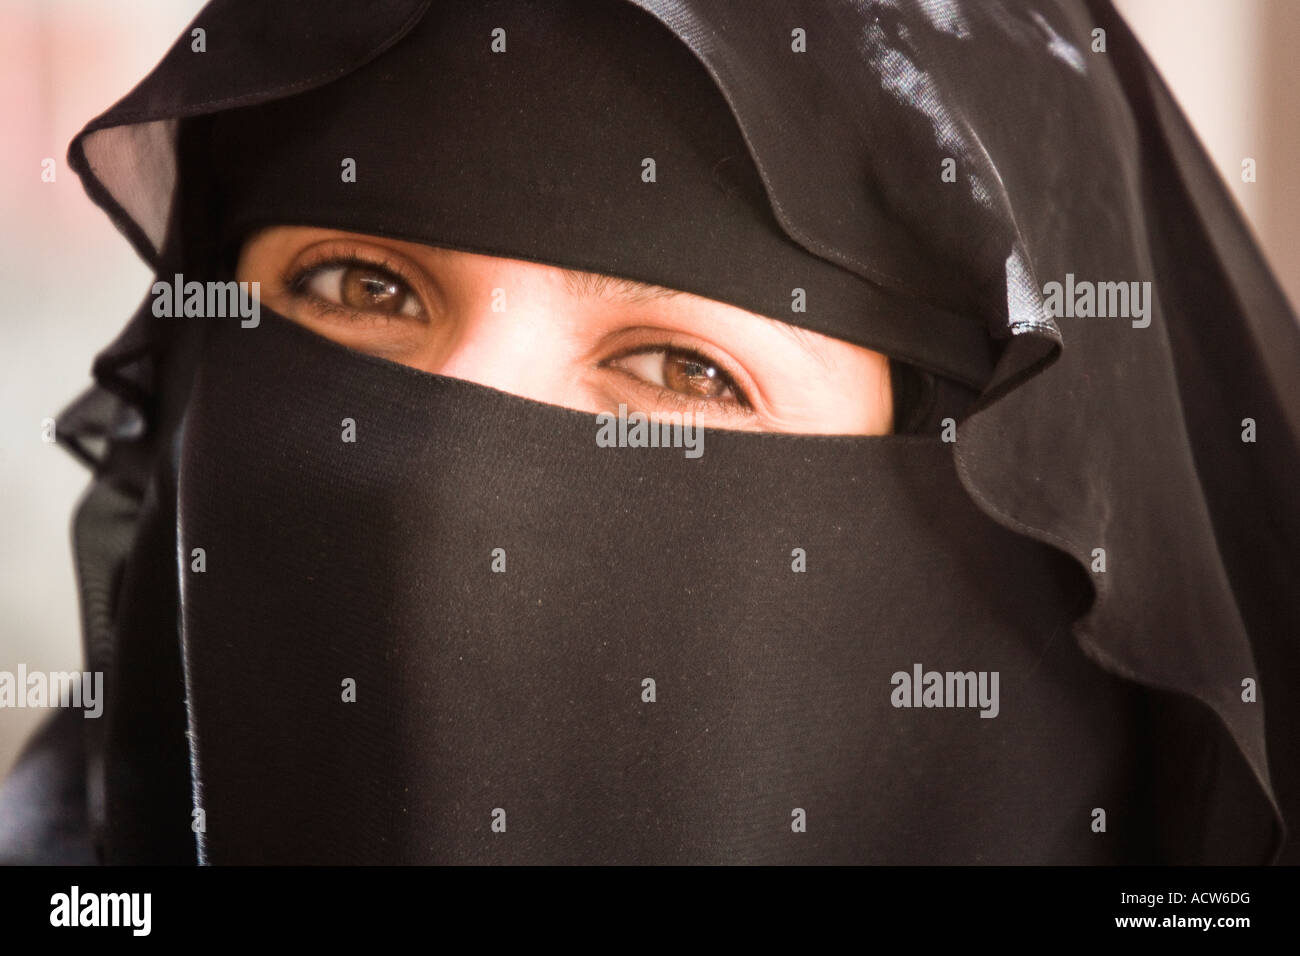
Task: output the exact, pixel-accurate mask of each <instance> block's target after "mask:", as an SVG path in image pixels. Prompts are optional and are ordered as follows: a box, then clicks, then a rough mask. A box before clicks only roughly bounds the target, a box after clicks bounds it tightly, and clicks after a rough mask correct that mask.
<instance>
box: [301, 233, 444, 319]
mask: <svg viewBox="0 0 1300 956" xmlns="http://www.w3.org/2000/svg"><path fill="white" fill-rule="evenodd" d="M348 266H363V267H365V268H368V269H374V270H375V271H376V272H381V273H384V274H385V275H386V276H387V277H388V278H390V279H396V280H397V281H398V282H400V283H401V284H402V285H403V286H405V287H406V289H407V292H408V294H410V295H415V296H416V298H417V299H418V298H419V296H418V295H416V292H415V286H416V283H415V280H413V279H412V278H411V277H410V276H408V275H407V274H406V270H405V269H404V268H403V266H402V265H401V264H400V263H398V262H395V261H392V260H390V259H386V258H384V257H383V256H375V255H372V254H369V253H363V252H362V250H360V249H343V250H338V249H335V250H331V251H329V252H327V253H324V254H322V255H321V257H320V258H318V259H315V260H310V259H309V260H308V262H307V264H306V265H300V266H295V267H293V268H290V269H287V270H286V271H285V272H284V273H283V274H282V275H281V276H280V283H281V285H282V286H283V287H284V289H285V290H286V291H287V292H288V293H289V294H290V295H292V296H293V297H294V298H296V299H300V300H302V301H305V302H310V303H311V306H312V308H314V309H316V310H317V311H318V312H320V313H321V314H323V315H337V316H343V317H346V318H347V319H349V320H350V321H353V322H358V323H359V322H362V321H365V320H367V319H369V320H370V321H373V322H376V323H382V322H388V321H391V320H393V319H397V318H401V317H400V316H393V315H385V314H383V313H379V312H359V311H357V310H355V309H349V308H348V307H347V306H343V305H339V304H338V303H337V302H330V301H329V300H328V299H322V298H320V297H319V296H317V295H314V294H313V293H311V292H308V291H307V284H308V283H309V282H311V280H312V279H314V278H316V277H317V276H318V275H320V274H321V273H322V272H325V271H326V270H327V269H336V268H340V267H348ZM408 318H409V317H408Z"/></svg>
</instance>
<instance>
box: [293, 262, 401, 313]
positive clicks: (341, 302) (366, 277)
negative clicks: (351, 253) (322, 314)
mask: <svg viewBox="0 0 1300 956" xmlns="http://www.w3.org/2000/svg"><path fill="white" fill-rule="evenodd" d="M289 286H290V288H291V290H292V291H293V292H294V293H295V294H298V295H308V296H311V297H313V298H315V299H317V300H319V301H321V302H323V303H325V304H326V305H327V306H330V307H336V308H342V309H346V310H348V311H351V312H364V313H368V314H379V315H393V316H409V317H411V318H418V317H420V316H422V315H423V314H424V307H423V306H422V305H421V304H420V299H419V297H418V296H417V295H416V294H415V293H414V292H413V291H412V290H411V287H410V286H409V285H407V283H406V280H404V279H402V278H401V277H400V276H398V275H395V274H394V273H392V272H391V271H389V270H388V269H384V268H382V267H380V266H376V265H371V264H370V263H367V262H363V261H361V260H359V259H352V260H347V261H341V262H325V263H321V264H319V265H315V266H312V267H311V268H309V269H306V270H304V271H303V272H301V273H300V274H298V275H297V276H295V277H294V278H293V279H292V280H291V281H290V283H289Z"/></svg>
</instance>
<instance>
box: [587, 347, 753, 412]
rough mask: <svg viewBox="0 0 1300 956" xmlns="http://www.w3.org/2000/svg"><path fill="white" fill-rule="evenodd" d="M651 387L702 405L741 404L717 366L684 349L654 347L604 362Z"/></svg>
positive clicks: (737, 392) (724, 373) (734, 387)
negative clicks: (654, 386)
mask: <svg viewBox="0 0 1300 956" xmlns="http://www.w3.org/2000/svg"><path fill="white" fill-rule="evenodd" d="M606 364H607V365H609V366H610V367H611V368H617V369H621V370H622V371H624V372H628V373H629V374H631V375H634V376H636V377H637V378H639V379H642V380H643V381H645V382H648V383H650V384H651V385H657V386H658V387H660V388H662V389H666V390H667V391H670V392H674V393H676V394H678V395H681V396H683V397H684V398H687V399H692V400H695V401H702V402H735V403H744V401H745V399H744V396H743V395H741V393H740V390H739V389H738V388H737V387H736V384H735V382H733V381H732V379H731V376H730V375H728V374H727V373H726V372H725V371H724V370H723V369H722V368H721V367H720V366H718V365H717V363H715V362H713V361H712V360H711V359H709V358H707V357H705V356H703V355H699V354H697V353H695V352H691V351H687V350H684V349H676V348H668V347H657V348H650V349H644V350H641V351H638V352H633V353H631V354H628V355H623V356H620V357H619V358H616V359H612V360H610V361H609V362H607V363H606Z"/></svg>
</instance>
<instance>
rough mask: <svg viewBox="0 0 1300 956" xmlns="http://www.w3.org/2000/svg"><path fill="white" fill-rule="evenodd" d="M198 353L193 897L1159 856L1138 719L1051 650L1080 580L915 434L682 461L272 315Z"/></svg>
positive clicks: (188, 495) (712, 451)
mask: <svg viewBox="0 0 1300 956" xmlns="http://www.w3.org/2000/svg"><path fill="white" fill-rule="evenodd" d="M209 346H210V348H209V351H208V352H207V354H206V355H205V357H204V364H203V367H202V369H201V372H200V375H199V379H198V382H197V384H196V386H195V391H194V394H193V395H192V397H191V401H190V408H189V412H188V414H187V417H186V422H185V426H184V437H183V442H182V451H181V472H180V499H179V501H180V513H179V516H180V520H179V533H180V536H181V547H182V550H183V552H184V553H185V554H190V553H191V551H192V549H194V548H204V549H205V551H206V567H205V570H203V571H202V572H193V571H186V572H185V573H184V577H183V592H182V594H183V600H182V607H183V614H184V646H185V660H186V672H187V680H188V684H189V688H190V707H191V715H192V722H191V726H190V730H191V733H192V735H193V740H194V745H195V754H196V776H195V787H196V793H197V798H196V799H197V803H198V805H200V806H202V808H203V809H204V811H205V814H206V828H205V831H204V833H203V834H202V835H201V837H200V846H201V848H202V852H203V855H204V858H205V859H206V860H207V861H208V862H212V863H286V862H293V861H312V862H333V863H339V862H347V861H352V862H381V861H382V862H394V861H396V862H456V863H486V862H514V863H670V862H672V863H758V862H769V863H770V862H805V863H808V862H819V863H853V862H876V863H979V862H984V863H1008V862H1021V863H1035V862H1036V863H1103V862H1133V861H1144V860H1146V861H1149V860H1153V859H1155V858H1156V857H1155V843H1156V841H1155V833H1156V830H1155V828H1154V827H1153V825H1152V824H1153V820H1152V817H1151V815H1150V814H1151V809H1152V808H1151V805H1150V802H1149V794H1148V792H1147V791H1148V787H1149V780H1150V767H1151V764H1150V761H1149V759H1146V758H1145V755H1144V754H1142V752H1141V749H1142V747H1143V746H1144V744H1143V740H1144V736H1143V734H1142V732H1141V728H1143V727H1144V725H1145V722H1144V720H1143V714H1142V708H1143V706H1144V705H1143V702H1142V695H1141V694H1140V693H1139V692H1137V691H1136V690H1135V689H1134V688H1133V687H1131V686H1130V685H1125V684H1124V683H1123V682H1121V681H1118V680H1116V679H1114V678H1112V677H1110V676H1109V675H1107V674H1106V673H1105V672H1104V671H1102V670H1101V669H1100V668H1098V667H1096V666H1095V665H1094V664H1092V663H1091V662H1089V661H1088V660H1086V659H1085V658H1084V657H1083V655H1082V654H1081V653H1080V652H1079V649H1078V647H1077V646H1076V645H1075V644H1074V643H1073V642H1072V641H1070V640H1069V639H1068V633H1069V624H1070V621H1071V620H1072V619H1073V618H1074V617H1075V616H1076V615H1077V614H1078V612H1079V611H1080V609H1081V607H1082V606H1083V605H1084V604H1086V603H1087V601H1088V600H1089V599H1090V588H1089V585H1088V582H1087V580H1086V578H1085V577H1084V575H1083V574H1082V572H1080V570H1079V569H1078V568H1077V567H1076V566H1074V565H1073V563H1072V562H1070V561H1069V560H1068V559H1066V558H1064V556H1062V555H1060V554H1058V553H1056V552H1054V551H1053V550H1052V549H1050V548H1047V547H1045V546H1043V545H1040V544H1037V543H1035V542H1030V541H1026V540H1024V539H1021V538H1019V537H1017V536H1016V535H1013V534H1011V533H1010V532H1008V531H1006V530H1005V529H1003V528H1001V527H1000V526H998V525H997V524H996V523H994V522H992V521H990V520H989V519H988V518H987V517H986V516H985V515H984V514H982V513H981V512H980V511H979V509H978V508H976V507H975V506H974V505H973V504H972V503H971V502H970V500H969V498H967V497H966V496H965V495H964V494H962V493H961V491H960V486H959V484H958V481H957V476H956V474H955V472H954V470H953V467H952V462H951V456H950V455H949V454H948V451H947V449H946V447H945V445H944V443H943V442H942V441H941V440H940V439H939V438H938V437H937V436H931V437H907V436H896V437H890V436H887V437H877V438H825V437H809V436H789V435H786V436H783V435H759V434H752V433H741V432H722V431H714V430H706V432H705V436H704V445H703V448H704V454H703V455H702V456H701V457H699V458H698V459H690V458H687V457H685V455H684V453H683V450H682V449H680V448H602V447H598V445H597V443H596V440H595V439H596V432H597V422H596V419H595V417H594V416H592V415H590V414H583V413H579V412H573V411H569V410H566V409H562V408H558V407H555V406H549V405H543V404H539V403H536V402H531V401H527V400H524V399H520V398H517V397H515V396H511V395H508V394H505V393H502V392H498V391H495V390H493V389H489V388H485V387H482V386H479V385H474V384H471V383H467V382H463V381H459V380H456V379H448V378H444V377H439V376H433V375H428V374H425V373H421V372H418V371H414V370H412V369H409V368H406V367H404V366H400V365H395V364H391V363H388V362H384V361H382V360H378V359H374V358H371V357H368V356H364V355H361V354H359V353H356V352H352V351H350V350H348V349H345V348H343V347H341V346H338V345H336V344H334V343H331V342H329V341H327V340H325V339H322V338H319V337H318V336H316V335H314V334H313V333H310V332H307V331H305V330H303V329H300V328H299V327H297V326H295V325H293V324H292V323H290V322H289V321H288V320H284V319H281V318H279V317H278V316H275V315H274V314H270V313H263V322H262V326H261V327H260V328H258V329H241V328H239V327H238V325H236V324H234V323H222V324H219V325H214V327H213V329H212V331H211V335H210V342H209ZM343 419H351V420H352V421H353V422H354V423H355V428H356V441H355V442H346V441H343V440H342V438H343V436H342V430H341V428H340V423H341V422H342V420H343ZM828 502H833V503H834V507H832V508H828V507H827V504H828ZM496 548H500V549H503V550H504V559H503V560H504V562H505V563H504V571H501V570H499V569H498V570H497V571H494V570H493V569H492V565H493V553H492V552H493V550H494V549H496ZM794 548H802V549H803V550H804V552H805V554H806V560H807V565H806V568H807V569H806V571H795V570H793V565H792V550H793V549H794ZM989 555H997V560H996V561H989V560H987V557H988V556H989ZM850 582H852V583H851V584H850ZM917 663H919V664H922V665H924V667H925V669H926V670H938V671H968V670H976V671H978V670H991V671H998V672H999V674H1000V678H999V687H1000V690H999V709H998V711H997V712H996V716H994V717H991V718H983V717H980V715H979V714H980V711H979V708H978V707H975V706H970V707H966V708H949V709H906V708H897V707H894V706H892V704H891V693H892V692H893V690H894V687H893V686H892V685H891V675H892V674H894V673H895V672H897V671H907V672H909V673H910V672H911V671H912V668H913V665H914V664H917ZM645 678H652V679H653V680H654V681H655V696H656V700H655V701H654V702H653V703H651V702H645V701H643V698H642V694H643V684H642V682H643V680H644V679H645ZM345 679H351V680H353V681H355V691H356V693H355V702H345V700H344V698H345V696H346V695H345V693H344V689H343V687H344V684H343V682H344V680H345ZM971 703H972V704H973V701H972V702H971ZM1094 807H1103V808H1106V809H1107V812H1108V814H1109V819H1108V821H1107V824H1108V825H1107V828H1106V832H1105V833H1095V832H1093V830H1092V827H1091V824H1092V816H1091V814H1092V811H1093V808H1094ZM497 809H501V810H504V811H505V820H506V829H505V832H504V833H498V832H494V831H493V829H492V827H491V824H492V820H493V817H492V814H493V812H494V810H497ZM796 809H802V810H803V811H804V812H805V813H806V814H807V821H808V824H807V831H806V832H795V831H794V830H793V829H792V822H793V821H792V813H793V812H794V811H795V810H796Z"/></svg>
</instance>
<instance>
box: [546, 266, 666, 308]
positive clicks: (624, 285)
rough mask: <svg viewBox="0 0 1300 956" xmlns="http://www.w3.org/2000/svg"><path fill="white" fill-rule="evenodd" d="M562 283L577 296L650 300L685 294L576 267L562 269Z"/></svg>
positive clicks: (625, 300) (627, 300)
mask: <svg viewBox="0 0 1300 956" xmlns="http://www.w3.org/2000/svg"><path fill="white" fill-rule="evenodd" d="M561 271H562V272H563V273H564V285H565V287H566V288H568V290H569V293H570V294H571V295H574V296H577V297H579V298H590V299H614V300H617V301H622V302H651V301H653V300H655V299H670V298H673V297H674V296H679V295H686V294H687V293H685V292H682V291H680V290H678V289H669V288H666V287H665V286H661V285H652V284H651V283H648V282H634V281H633V280H631V279H620V278H618V277H617V276H607V275H604V274H602V273H599V272H581V271H579V270H577V269H563V270H561Z"/></svg>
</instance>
